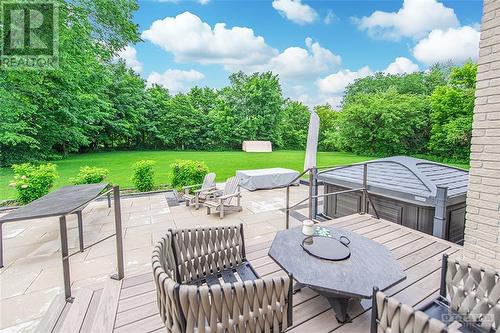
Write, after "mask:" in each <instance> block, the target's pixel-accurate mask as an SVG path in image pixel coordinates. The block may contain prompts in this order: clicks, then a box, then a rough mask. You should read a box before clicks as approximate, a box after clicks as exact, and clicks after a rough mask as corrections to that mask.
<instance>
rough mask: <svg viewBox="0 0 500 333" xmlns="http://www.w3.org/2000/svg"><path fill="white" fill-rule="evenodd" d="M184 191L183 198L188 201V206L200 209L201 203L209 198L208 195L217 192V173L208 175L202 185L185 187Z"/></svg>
mask: <svg viewBox="0 0 500 333" xmlns="http://www.w3.org/2000/svg"><path fill="white" fill-rule="evenodd" d="M182 190H183V193H182V194H181V198H182V199H184V200H186V206H191V205H194V206H195V208H196V209H198V208H200V203H201V202H204V201H205V200H206V199H207V198H208V196H207V193H208V192H210V191H214V190H215V173H214V172H209V173H207V174H206V175H205V178H203V183H202V184H196V185H190V186H184V187H183V188H182Z"/></svg>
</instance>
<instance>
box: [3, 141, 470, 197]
mask: <svg viewBox="0 0 500 333" xmlns="http://www.w3.org/2000/svg"><path fill="white" fill-rule="evenodd" d="M143 159H150V160H154V161H156V166H155V173H156V182H157V184H166V183H168V182H169V177H170V175H169V173H170V168H169V165H170V164H171V163H172V162H173V161H175V160H176V159H191V160H200V161H205V163H206V164H207V165H208V167H209V168H210V170H211V171H214V172H216V173H217V181H223V180H224V179H226V178H228V177H230V176H232V175H234V174H235V171H236V170H243V169H258V168H270V167H284V168H290V169H295V170H299V171H301V170H302V169H303V165H304V152H303V151H275V152H273V153H244V152H239V151H229V152H198V151H120V152H102V153H89V154H80V155H73V156H70V157H68V158H66V159H64V160H58V161H54V162H53V163H55V164H57V170H58V172H59V179H57V181H56V184H55V186H54V188H58V187H60V186H63V185H67V184H69V178H71V177H74V176H75V175H76V174H77V173H78V169H79V168H80V167H81V166H85V165H88V166H96V167H103V168H107V169H109V178H108V180H109V181H110V182H112V183H115V184H119V185H120V186H121V187H122V188H127V187H132V181H131V180H130V178H131V176H132V168H131V166H132V164H134V163H135V162H137V161H139V160H143ZM369 159H373V158H371V157H366V156H357V155H353V154H349V153H337V152H331V153H330V152H320V153H318V166H320V167H321V166H333V165H342V164H351V163H357V162H362V161H366V160H369ZM458 166H459V167H467V168H468V166H466V165H458ZM11 179H12V171H11V170H10V169H9V168H0V200H3V199H11V198H14V197H15V191H14V189H13V188H10V187H8V184H9V183H10V180H11Z"/></svg>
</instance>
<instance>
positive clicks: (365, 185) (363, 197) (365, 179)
mask: <svg viewBox="0 0 500 333" xmlns="http://www.w3.org/2000/svg"><path fill="white" fill-rule="evenodd" d="M367 189H368V164H366V163H365V164H363V193H362V195H361V210H362V212H363V214H366V213H368V205H367V200H368V198H367V196H366V192H367Z"/></svg>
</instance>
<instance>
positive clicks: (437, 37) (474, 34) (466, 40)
mask: <svg viewBox="0 0 500 333" xmlns="http://www.w3.org/2000/svg"><path fill="white" fill-rule="evenodd" d="M479 36H480V34H479V31H478V30H476V29H474V28H472V27H469V26H464V27H461V28H458V29H454V28H450V29H448V30H433V31H432V32H431V33H430V34H429V36H427V37H426V38H424V39H422V40H421V41H419V42H418V43H417V45H416V46H415V47H414V48H413V56H414V57H415V58H416V59H417V60H418V61H420V62H422V63H424V64H427V65H432V64H434V63H436V62H448V61H452V62H454V63H461V62H464V61H466V60H468V59H472V60H476V59H477V58H478V55H479Z"/></svg>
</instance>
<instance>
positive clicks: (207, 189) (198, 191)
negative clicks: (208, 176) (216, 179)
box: [194, 186, 216, 193]
mask: <svg viewBox="0 0 500 333" xmlns="http://www.w3.org/2000/svg"><path fill="white" fill-rule="evenodd" d="M215 189H216V188H215V186H211V187H207V188H200V189H199V190H196V191H194V193H200V192H205V191H206V193H210V191H213V190H215Z"/></svg>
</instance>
